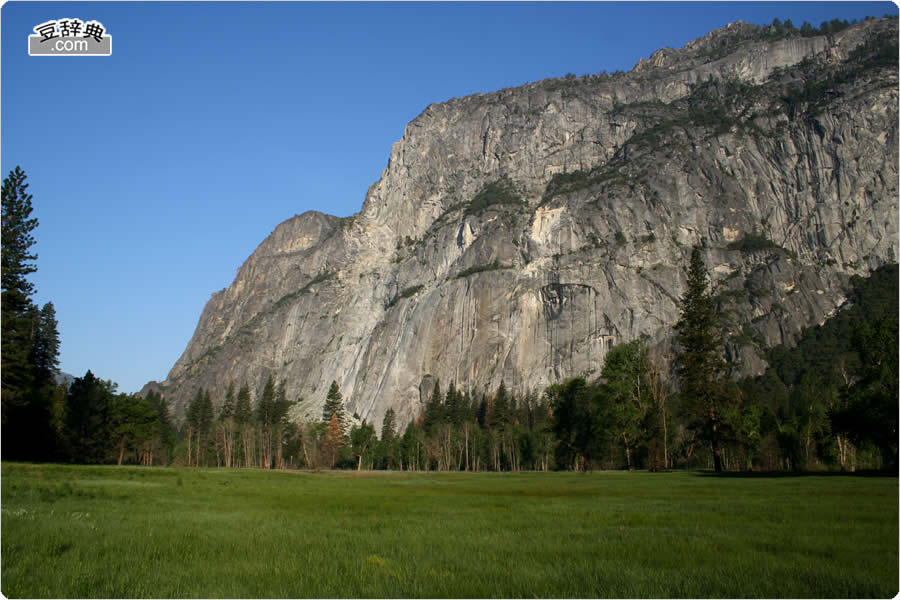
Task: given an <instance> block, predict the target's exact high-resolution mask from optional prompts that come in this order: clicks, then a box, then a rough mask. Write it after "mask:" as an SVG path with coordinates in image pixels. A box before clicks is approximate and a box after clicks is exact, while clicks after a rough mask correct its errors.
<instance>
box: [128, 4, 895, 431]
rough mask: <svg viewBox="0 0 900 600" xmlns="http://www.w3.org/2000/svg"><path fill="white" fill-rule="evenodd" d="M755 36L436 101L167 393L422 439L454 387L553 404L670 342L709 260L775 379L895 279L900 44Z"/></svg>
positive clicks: (247, 276) (208, 315) (738, 337)
mask: <svg viewBox="0 0 900 600" xmlns="http://www.w3.org/2000/svg"><path fill="white" fill-rule="evenodd" d="M770 37H771V36H769V35H768V34H767V33H766V30H764V29H763V28H759V27H756V26H753V25H748V24H746V23H733V24H731V25H728V26H727V27H725V28H722V29H719V30H716V31H713V32H711V33H710V34H708V35H707V36H704V37H703V38H700V39H699V40H696V41H694V42H691V43H689V44H687V45H686V46H685V47H684V48H682V49H677V50H673V49H668V48H666V49H662V50H659V51H657V52H655V53H654V54H653V55H651V57H650V58H649V59H647V60H642V61H640V62H639V63H638V64H637V65H636V66H635V68H634V69H633V70H632V71H631V72H630V73H619V74H614V75H605V74H604V75H594V76H586V77H580V78H578V77H570V78H562V79H550V80H544V81H540V82H536V83H531V84H527V85H525V86H521V87H518V88H508V89H504V90H500V91H497V92H493V93H489V94H478V95H474V96H468V97H464V98H456V99H452V100H450V101H447V102H442V103H437V104H432V105H430V106H428V107H427V108H426V109H425V110H424V111H423V112H422V114H421V115H419V116H418V117H416V118H415V119H414V120H413V121H412V122H411V123H409V125H407V127H406V130H405V132H404V136H403V138H402V139H401V140H400V141H398V142H397V143H395V144H394V145H393V147H392V149H391V153H390V160H389V162H388V166H387V168H386V169H385V170H384V172H383V173H382V176H381V178H380V179H379V180H378V181H377V182H376V183H374V184H373V185H372V186H371V187H370V188H369V190H368V192H367V193H366V197H365V202H364V203H363V206H362V209H361V211H360V212H359V213H358V214H356V215H354V216H352V217H348V218H345V219H340V218H337V217H333V216H329V215H324V214H321V213H317V212H309V213H304V214H303V215H300V216H295V217H293V218H291V219H288V220H287V221H285V222H284V223H282V224H280V225H279V226H278V227H277V228H276V229H275V231H274V232H273V233H272V234H271V235H270V236H269V237H268V238H266V240H264V241H263V242H262V243H261V244H260V246H259V247H258V248H257V249H256V250H255V251H254V252H253V254H252V255H251V256H250V257H249V258H248V259H247V261H246V262H245V263H244V264H243V265H242V266H241V268H240V270H239V271H238V274H237V276H236V277H235V280H234V282H233V283H232V284H231V285H230V286H229V287H228V288H227V289H225V290H222V291H220V292H217V293H215V294H214V295H213V297H212V298H211V299H210V301H209V302H208V303H207V305H206V307H205V309H204V311H203V314H202V316H201V318H200V321H199V323H198V326H197V329H196V331H195V333H194V336H193V337H192V339H191V341H190V342H189V344H188V346H187V348H186V349H185V352H184V354H183V355H182V356H181V358H180V359H179V360H178V361H177V362H176V364H175V366H174V367H173V368H172V370H171V372H170V373H169V375H168V377H167V379H166V381H164V382H162V383H151V384H148V386H147V387H145V390H149V389H154V390H157V391H161V392H162V393H164V394H165V395H166V397H167V398H168V399H170V401H171V402H172V403H173V406H174V408H175V412H176V414H182V413H183V410H184V407H185V404H186V402H187V401H188V400H189V399H190V398H191V397H192V396H193V395H194V394H195V393H196V390H197V389H198V388H200V387H202V388H206V389H210V390H213V391H214V394H213V397H214V402H216V403H217V404H221V402H222V397H223V395H224V390H225V389H226V388H227V387H228V385H229V383H230V382H232V381H233V382H235V384H236V385H241V384H243V383H247V384H248V385H249V386H250V388H251V389H252V390H254V394H255V393H257V391H258V390H260V389H262V386H263V384H264V382H265V380H266V378H268V377H269V376H271V377H273V378H274V379H275V380H276V381H284V382H285V386H286V391H287V394H288V397H289V398H290V399H292V400H296V399H297V398H300V397H302V398H304V399H305V401H304V402H303V403H302V404H299V405H295V406H294V408H293V413H292V417H293V418H295V419H301V418H304V417H313V418H315V417H318V416H319V415H320V414H321V406H322V404H323V403H324V400H325V394H326V391H327V389H328V386H329V384H330V382H331V381H332V380H335V381H337V382H338V384H339V385H340V387H341V390H342V392H343V395H344V399H345V403H346V407H347V410H348V413H350V414H352V413H357V414H358V415H359V416H360V417H361V418H364V419H367V420H368V421H369V422H374V423H380V422H381V418H382V417H383V415H384V413H385V411H386V410H387V409H388V408H393V409H394V410H395V412H396V414H397V418H398V421H400V422H403V421H408V420H410V419H412V418H415V417H416V416H417V415H418V414H419V413H420V411H421V408H422V406H423V403H424V399H425V398H426V397H427V395H428V394H429V392H430V390H431V387H432V386H433V384H434V382H435V381H436V380H438V379H440V380H441V381H443V382H448V381H454V382H455V383H456V385H457V386H458V387H460V388H462V389H470V390H495V389H496V388H497V386H499V384H500V382H501V381H503V382H505V384H506V386H507V387H508V388H509V389H511V390H513V391H516V392H518V393H521V392H526V391H532V390H534V391H541V390H542V389H543V388H544V387H545V386H546V385H548V384H550V383H553V382H556V381H559V380H561V379H563V378H565V377H569V376H574V375H589V376H590V375H596V374H598V373H599V370H600V367H601V366H602V361H603V357H604V355H605V354H606V352H608V350H609V349H610V348H611V347H612V346H613V345H615V344H618V343H622V342H626V341H629V340H631V339H634V338H636V337H638V336H640V335H647V336H649V337H650V339H651V340H652V341H655V342H658V341H661V340H663V339H666V338H667V336H669V335H670V329H671V327H672V325H673V324H674V323H675V322H676V321H677V318H678V314H679V300H678V299H679V297H680V296H681V294H682V293H683V291H684V288H685V277H684V273H683V269H682V267H683V265H684V264H686V262H687V257H688V256H689V254H690V250H691V247H692V246H694V245H696V244H699V245H701V246H702V247H703V248H704V253H705V260H706V264H707V265H708V267H709V269H710V274H711V276H712V278H713V279H714V281H715V283H716V285H717V286H718V287H717V289H718V291H719V294H720V306H721V308H722V309H723V310H727V311H729V314H730V315H731V319H732V326H731V327H730V333H729V339H728V340H727V342H728V351H729V357H730V358H731V359H732V360H734V361H736V362H738V363H739V364H740V365H741V367H740V372H743V373H759V372H761V371H762V369H763V368H764V366H765V364H764V362H763V361H762V360H761V359H760V348H761V346H763V345H765V346H770V345H775V344H778V343H782V342H786V343H790V342H792V341H793V339H794V338H795V337H796V335H797V334H798V332H799V331H800V329H801V328H802V327H804V326H807V325H810V324H814V323H820V322H822V321H823V320H824V319H825V318H826V317H827V316H829V315H831V314H833V313H834V312H835V311H836V310H837V308H838V307H839V306H840V305H841V304H842V302H843V301H844V299H845V294H846V290H847V285H848V281H849V278H850V277H851V276H852V275H857V274H866V273H868V272H869V271H871V270H872V269H875V268H877V267H879V266H881V265H882V264H885V263H890V262H896V261H897V253H898V252H897V243H898V234H897V231H898V216H897V213H898V210H897V196H898V190H897V181H898V167H897V164H898V137H897V121H898V114H897V98H898V79H897V61H896V52H897V45H896V39H897V23H896V20H894V19H878V20H872V21H866V22H864V23H860V24H858V25H854V26H852V27H849V28H847V29H844V30H842V31H839V32H837V33H833V34H829V35H818V36H809V37H803V36H800V35H786V36H784V37H781V38H778V39H770Z"/></svg>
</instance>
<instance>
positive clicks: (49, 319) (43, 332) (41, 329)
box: [29, 302, 59, 386]
mask: <svg viewBox="0 0 900 600" xmlns="http://www.w3.org/2000/svg"><path fill="white" fill-rule="evenodd" d="M34 323H35V326H34V334H33V335H34V338H33V341H32V345H31V355H30V357H29V362H30V363H31V368H32V373H33V379H34V383H35V385H36V386H53V385H55V384H56V375H57V374H58V373H59V332H58V331H57V322H56V309H55V308H54V307H53V303H52V302H48V303H46V304H45V305H44V307H43V308H42V309H41V310H40V312H37V313H35V315H34Z"/></svg>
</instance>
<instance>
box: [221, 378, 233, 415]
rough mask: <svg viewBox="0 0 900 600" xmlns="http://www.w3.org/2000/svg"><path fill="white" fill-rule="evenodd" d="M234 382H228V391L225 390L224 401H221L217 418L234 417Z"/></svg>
mask: <svg viewBox="0 0 900 600" xmlns="http://www.w3.org/2000/svg"><path fill="white" fill-rule="evenodd" d="M234 408H235V405H234V382H233V381H232V382H231V383H229V384H228V391H226V392H225V401H224V402H223V403H222V411H221V412H220V413H219V418H220V419H222V420H223V421H224V420H225V419H228V418H231V417H234Z"/></svg>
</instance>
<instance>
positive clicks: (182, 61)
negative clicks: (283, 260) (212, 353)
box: [0, 2, 897, 392]
mask: <svg viewBox="0 0 900 600" xmlns="http://www.w3.org/2000/svg"><path fill="white" fill-rule="evenodd" d="M888 13H889V14H893V15H896V14H897V7H896V6H895V5H894V4H893V3H890V2H759V3H755V2H748V3H742V2H721V3H719V2H699V3H683V2H660V3H643V2H621V3H603V2H598V3H576V2H572V3H569V2H566V3H553V2H550V3H542V2H529V3H517V2H501V3H480V2H466V3H416V2H401V3H305V2H302V3H291V2H273V3H262V2H260V3H256V2H253V3H250V2H224V3H223V2H95V3H92V2H65V3H57V2H8V3H6V4H4V5H3V7H2V20H0V24H2V38H0V42H2V69H0V79H2V87H0V95H2V98H0V119H2V124H0V145H2V148H0V162H2V165H0V166H2V171H3V175H4V176H5V175H6V174H7V173H9V171H10V170H11V169H12V168H13V167H15V166H16V165H20V166H21V167H22V168H23V169H24V170H25V172H26V173H27V175H28V181H29V183H30V188H29V191H30V192H31V193H32V194H33V195H34V200H33V202H34V208H35V210H34V215H35V216H36V217H37V218H38V219H39V220H40V226H39V228H38V229H37V231H36V235H35V238H36V239H37V245H36V248H35V250H36V251H37V253H38V255H39V258H38V262H37V266H38V272H37V273H36V274H35V275H33V276H32V281H33V282H34V283H35V286H36V288H37V294H36V297H35V300H36V301H37V302H38V303H39V304H43V303H44V302H47V301H52V302H53V303H54V305H55V306H56V313H57V317H58V319H59V331H60V338H61V357H60V358H61V368H62V370H63V371H65V372H68V373H71V374H73V375H76V376H82V375H84V373H85V372H86V371H87V370H88V369H91V370H92V371H93V372H94V374H95V375H97V376H98V377H102V378H104V379H112V380H113V381H116V382H118V383H119V384H120V389H121V390H122V391H126V392H134V391H138V390H139V389H140V388H141V387H142V386H143V384H144V383H146V382H147V381H149V380H162V379H164V378H165V377H166V374H167V373H168V371H169V369H170V368H171V367H172V365H173V364H174V363H175V361H176V360H177V359H178V357H179V356H180V355H181V353H182V352H183V350H184V348H185V346H186V345H187V342H188V340H189V339H190V337H191V335H192V334H193V331H194V328H195V326H196V324H197V320H198V318H199V316H200V312H201V311H202V309H203V306H204V304H205V303H206V301H207V300H208V299H209V296H210V294H212V293H213V292H215V291H217V290H220V289H222V288H224V287H227V286H228V285H229V284H230V283H231V281H232V279H233V278H234V276H235V274H236V272H237V269H238V268H239V267H240V265H241V263H242V262H243V261H244V260H245V259H246V258H247V257H248V256H249V255H250V253H251V252H253V250H254V249H255V248H256V246H257V245H258V244H259V243H260V242H262V240H263V239H264V238H265V237H266V236H267V235H268V234H269V233H270V232H271V231H272V230H273V229H274V228H275V226H276V225H278V223H280V222H282V221H284V220H285V219H288V218H290V217H291V216H293V215H295V214H300V213H302V212H305V211H307V210H319V211H323V212H327V213H331V214H334V215H338V216H347V215H350V214H353V213H355V212H357V211H358V210H359V208H360V207H361V205H362V202H363V199H364V197H365V192H366V189H367V188H368V186H369V185H370V184H372V183H373V182H375V181H376V180H377V179H378V177H379V176H380V174H381V171H382V170H383V169H384V167H385V166H386V165H387V159H388V156H389V152H390V147H391V144H392V143H394V142H395V141H397V140H398V139H399V138H400V137H401V136H402V134H403V129H404V127H405V125H406V123H407V122H408V121H410V120H411V119H413V118H414V117H415V116H416V115H418V114H419V113H420V112H421V111H422V110H423V109H424V108H425V107H426V106H427V105H428V104H430V103H432V102H440V101H443V100H447V99H449V98H453V97H457V96H464V95H467V94H472V93H479V92H489V91H492V90H496V89H500V88H503V87H509V86H516V85H521V84H524V83H527V82H530V81H537V80H540V79H544V78H547V77H560V76H563V75H565V74H567V73H570V72H571V73H575V74H577V75H583V74H587V73H597V72H600V71H609V72H612V71H615V70H618V69H621V70H625V71H627V70H630V69H631V68H632V67H633V66H634V64H635V63H636V62H637V61H638V59H640V58H646V57H648V56H649V55H650V53H651V52H653V51H654V50H656V49H658V48H661V47H663V46H669V47H673V48H679V47H681V46H683V45H684V44H685V43H687V42H689V41H690V40H692V39H695V38H697V37H700V36H702V35H704V34H706V33H707V32H709V31H710V30H712V29H715V28H717V27H722V26H724V25H725V24H727V23H729V22H731V21H736V20H744V21H748V22H750V23H757V24H768V23H771V21H772V19H773V18H775V17H778V18H780V19H782V20H786V19H791V20H792V21H793V22H794V24H795V25H796V26H798V27H799V26H800V25H801V24H802V23H803V21H809V22H810V23H812V24H813V25H817V26H818V25H819V24H820V23H821V22H822V21H824V20H830V19H833V18H840V19H847V20H851V19H854V18H855V19H860V20H861V19H862V18H863V17H865V16H866V15H872V16H877V17H881V16H883V15H885V14H888ZM62 18H78V19H81V20H82V21H85V22H86V21H90V20H96V21H99V22H100V23H102V24H103V25H104V26H105V28H106V31H107V32H108V33H109V34H110V35H111V36H112V55H111V56H109V57H65V58H59V57H31V56H28V51H27V37H28V35H29V34H32V33H34V32H33V31H32V28H33V27H35V26H36V25H38V24H41V23H44V22H46V21H49V20H56V19H62Z"/></svg>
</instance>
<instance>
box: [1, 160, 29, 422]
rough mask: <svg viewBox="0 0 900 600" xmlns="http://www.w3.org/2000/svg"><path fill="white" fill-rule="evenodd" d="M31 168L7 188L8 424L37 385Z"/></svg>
mask: <svg viewBox="0 0 900 600" xmlns="http://www.w3.org/2000/svg"><path fill="white" fill-rule="evenodd" d="M25 178H26V176H25V173H24V172H23V171H22V169H20V168H19V167H16V168H15V169H13V170H12V171H10V173H9V175H8V176H7V177H6V179H4V180H3V189H2V246H0V256H2V265H0V281H2V300H0V307H2V322H0V329H2V331H3V338H2V364H0V371H2V372H3V377H2V380H0V381H2V393H0V396H2V422H3V423H4V424H6V422H7V420H8V418H9V414H8V413H9V411H10V410H11V409H12V408H13V407H15V406H19V407H21V406H24V404H25V403H26V402H27V398H26V397H27V395H28V393H29V390H30V388H31V385H32V374H33V371H32V369H31V365H30V362H29V355H30V353H31V342H32V327H33V325H34V319H33V317H34V315H33V312H32V311H33V305H32V302H31V298H30V297H31V295H32V294H33V293H34V285H33V284H32V283H31V282H29V281H28V279H27V276H28V275H30V274H32V273H34V272H35V271H37V267H36V266H35V264H34V262H33V261H35V260H36V259H37V255H36V254H33V253H32V252H31V247H32V246H33V245H34V237H33V236H32V235H31V232H32V231H34V229H35V228H36V227H37V226H38V220H37V219H35V218H32V217H31V211H32V206H31V194H29V193H28V192H27V191H26V190H27V189H28V184H27V183H25Z"/></svg>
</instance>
